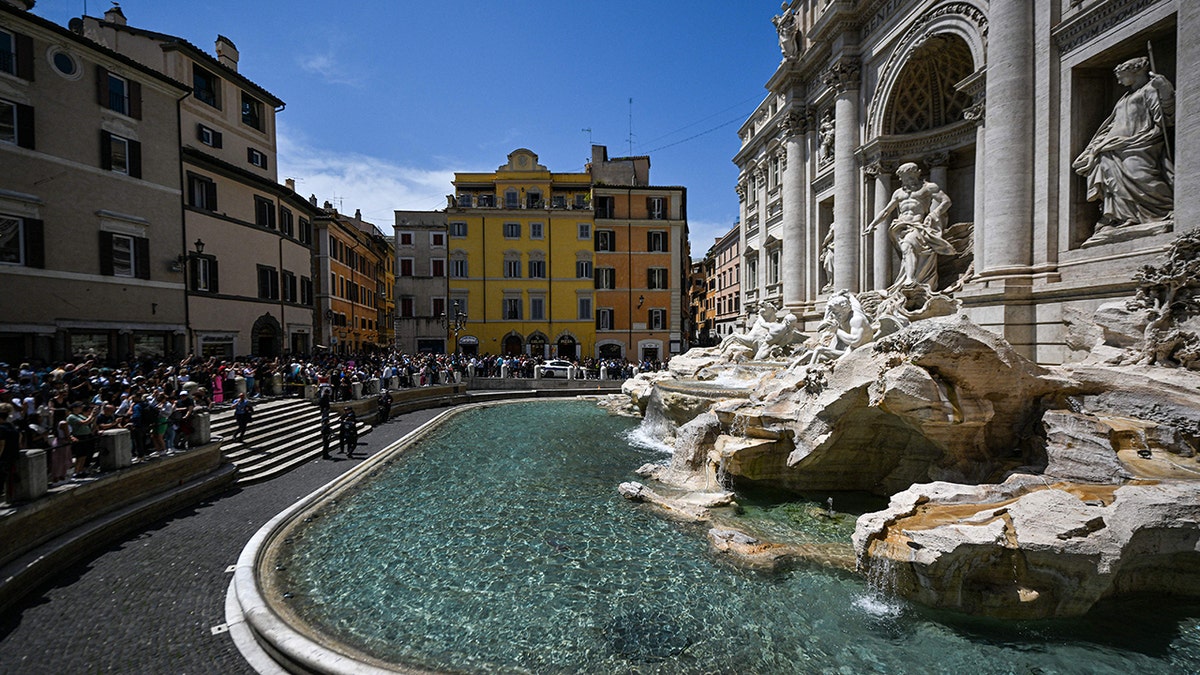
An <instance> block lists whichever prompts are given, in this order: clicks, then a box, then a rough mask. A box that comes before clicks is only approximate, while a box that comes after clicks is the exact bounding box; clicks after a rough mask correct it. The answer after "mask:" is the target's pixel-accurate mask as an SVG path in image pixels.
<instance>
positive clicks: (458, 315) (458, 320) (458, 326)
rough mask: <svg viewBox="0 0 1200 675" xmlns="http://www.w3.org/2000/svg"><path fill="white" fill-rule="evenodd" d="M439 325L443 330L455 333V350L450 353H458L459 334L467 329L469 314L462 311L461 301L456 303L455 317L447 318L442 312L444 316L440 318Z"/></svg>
mask: <svg viewBox="0 0 1200 675" xmlns="http://www.w3.org/2000/svg"><path fill="white" fill-rule="evenodd" d="M438 323H439V324H441V326H442V328H443V329H445V330H447V331H450V332H453V333H454V349H453V350H451V352H450V353H451V354H453V353H456V352H457V351H458V334H459V333H461V332H462V331H463V329H464V328H466V327H467V313H466V312H464V311H462V305H461V304H460V301H458V300H455V301H454V316H447V315H446V313H445V312H442V315H441V316H440V317H438Z"/></svg>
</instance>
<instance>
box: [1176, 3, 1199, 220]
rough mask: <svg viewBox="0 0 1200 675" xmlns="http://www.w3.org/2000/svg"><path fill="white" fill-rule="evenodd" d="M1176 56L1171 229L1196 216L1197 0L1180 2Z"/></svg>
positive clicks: (1197, 204) (1197, 151) (1197, 217)
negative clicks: (1173, 223)
mask: <svg viewBox="0 0 1200 675" xmlns="http://www.w3.org/2000/svg"><path fill="white" fill-rule="evenodd" d="M1178 7H1179V18H1178V22H1179V23H1178V27H1177V28H1176V34H1177V35H1178V36H1179V47H1178V51H1179V54H1178V58H1177V61H1178V63H1179V64H1180V68H1179V69H1178V73H1177V74H1176V76H1175V80H1176V82H1175V138H1176V139H1178V140H1176V145H1175V223H1176V225H1175V232H1176V233H1180V232H1184V231H1186V230H1188V229H1189V228H1190V227H1191V226H1192V224H1193V223H1195V222H1197V219H1200V190H1197V189H1196V185H1198V184H1200V69H1197V68H1194V67H1183V66H1184V64H1193V65H1194V64H1200V40H1197V39H1196V37H1195V36H1196V34H1197V33H1196V31H1197V30H1200V3H1197V2H1180V3H1179V4H1178Z"/></svg>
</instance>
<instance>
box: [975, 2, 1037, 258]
mask: <svg viewBox="0 0 1200 675" xmlns="http://www.w3.org/2000/svg"><path fill="white" fill-rule="evenodd" d="M1034 4H1035V3H1032V2H995V3H991V4H990V5H989V9H988V54H987V64H988V68H987V87H986V91H987V94H986V95H987V104H988V108H989V109H988V118H987V119H988V122H987V125H986V129H987V131H986V138H987V142H986V146H985V148H984V154H983V161H982V162H981V164H982V165H983V169H984V171H985V172H986V173H987V182H986V183H985V185H984V192H983V198H984V217H983V222H981V223H976V230H975V232H976V236H981V237H982V239H983V257H982V259H976V261H975V269H976V271H977V272H981V274H982V275H984V276H992V275H1010V274H1021V273H1025V272H1028V271H1029V266H1030V264H1031V262H1032V257H1033V170H1032V169H1033V135H1034V119H1033V109H1034V103H1035V101H1034V91H1033V89H1034V87H1033V82H1034V72H1033V62H1034V54H1033V45H1034V42H1035V40H1034V39H1033V7H1034Z"/></svg>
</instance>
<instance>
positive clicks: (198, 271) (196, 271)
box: [191, 255, 217, 293]
mask: <svg viewBox="0 0 1200 675" xmlns="http://www.w3.org/2000/svg"><path fill="white" fill-rule="evenodd" d="M191 263H192V290H193V291H196V292H199V293H216V292H217V259H216V258H214V257H213V256H210V255H206V256H199V255H197V256H193V257H192V259H191Z"/></svg>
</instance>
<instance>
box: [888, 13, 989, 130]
mask: <svg viewBox="0 0 1200 675" xmlns="http://www.w3.org/2000/svg"><path fill="white" fill-rule="evenodd" d="M974 69H975V66H974V59H973V58H972V57H971V50H970V48H969V47H968V46H967V43H966V42H964V41H963V39H962V38H959V37H956V36H953V35H935V36H933V37H930V38H929V39H928V40H926V41H925V43H924V44H923V45H921V46H920V47H918V48H917V49H916V50H915V51H913V54H912V56H911V57H910V58H909V60H908V63H907V64H905V66H904V70H902V71H901V72H900V77H899V78H898V79H897V80H896V85H895V86H894V87H893V88H892V97H891V100H890V101H888V106H887V111H886V112H885V113H884V119H883V133H884V134H886V135H898V134H913V133H917V132H921V131H929V130H931V129H937V128H938V127H942V126H945V125H947V124H952V123H954V122H958V121H960V120H962V112H963V109H965V108H967V107H968V106H970V105H971V97H970V96H967V95H966V94H964V93H962V92H960V91H958V90H957V89H955V88H954V85H955V84H957V83H959V82H961V81H963V80H964V79H966V78H967V76H969V75H970V74H971V73H972V72H974Z"/></svg>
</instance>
